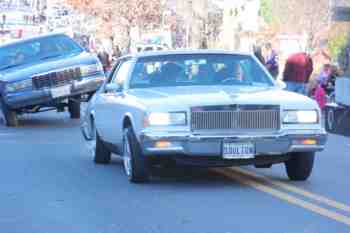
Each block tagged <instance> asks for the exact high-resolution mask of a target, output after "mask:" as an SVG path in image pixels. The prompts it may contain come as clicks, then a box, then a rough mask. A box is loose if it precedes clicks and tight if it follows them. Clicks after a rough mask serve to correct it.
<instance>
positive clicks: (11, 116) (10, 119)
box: [0, 96, 18, 127]
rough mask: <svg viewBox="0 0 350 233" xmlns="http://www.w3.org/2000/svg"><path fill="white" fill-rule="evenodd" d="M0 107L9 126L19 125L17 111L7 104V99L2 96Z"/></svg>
mask: <svg viewBox="0 0 350 233" xmlns="http://www.w3.org/2000/svg"><path fill="white" fill-rule="evenodd" d="M0 105H1V106H0V107H1V111H2V114H3V118H4V120H5V125H6V126H8V127H17V126H18V118H17V113H16V111H14V110H12V109H10V108H9V106H7V104H6V103H5V101H4V100H3V99H2V98H1V96H0Z"/></svg>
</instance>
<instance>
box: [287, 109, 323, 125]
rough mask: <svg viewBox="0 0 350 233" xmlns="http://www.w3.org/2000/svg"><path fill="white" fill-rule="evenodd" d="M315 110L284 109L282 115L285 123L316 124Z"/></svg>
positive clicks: (316, 113)
mask: <svg viewBox="0 0 350 233" xmlns="http://www.w3.org/2000/svg"><path fill="white" fill-rule="evenodd" d="M318 118H319V117H318V112H317V111H316V110H286V111H284V115H283V123H285V124H316V123H318V120H319V119H318Z"/></svg>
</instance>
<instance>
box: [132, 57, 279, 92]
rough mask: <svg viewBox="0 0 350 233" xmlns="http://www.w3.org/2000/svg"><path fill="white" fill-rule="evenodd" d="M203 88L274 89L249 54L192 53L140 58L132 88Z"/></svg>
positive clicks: (133, 75)
mask: <svg viewBox="0 0 350 233" xmlns="http://www.w3.org/2000/svg"><path fill="white" fill-rule="evenodd" d="M198 85H199V86H200V85H206V86H208V85H209V86H210V85H240V86H246V85H248V86H265V87H268V86H272V85H273V82H272V80H271V78H270V76H269V75H268V74H267V73H266V72H265V71H264V69H263V68H262V67H261V66H260V65H259V64H258V63H257V62H256V60H255V59H253V58H252V57H251V56H248V55H226V54H190V55H163V56H155V57H147V58H141V59H139V60H138V61H137V63H136V65H135V69H134V72H133V73H132V77H131V80H130V88H149V87H167V86H198Z"/></svg>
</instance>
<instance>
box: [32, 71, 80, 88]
mask: <svg viewBox="0 0 350 233" xmlns="http://www.w3.org/2000/svg"><path fill="white" fill-rule="evenodd" d="M80 79H81V71H80V68H79V67H77V68H70V69H66V70H61V71H55V72H50V73H46V74H40V75H36V76H34V77H32V80H33V85H34V87H35V89H44V88H50V87H58V86H63V85H66V84H70V83H72V82H73V81H74V80H80Z"/></svg>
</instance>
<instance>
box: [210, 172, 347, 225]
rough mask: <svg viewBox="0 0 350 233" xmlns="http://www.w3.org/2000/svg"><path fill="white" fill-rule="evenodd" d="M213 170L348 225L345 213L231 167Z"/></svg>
mask: <svg viewBox="0 0 350 233" xmlns="http://www.w3.org/2000/svg"><path fill="white" fill-rule="evenodd" d="M214 171H215V172H217V173H219V174H221V175H224V176H226V177H228V178H231V179H234V180H236V181H238V182H240V183H242V184H244V185H247V186H250V187H253V188H255V189H256V190H258V191H261V192H264V193H268V194H270V195H272V196H274V197H277V198H279V199H281V200H284V201H287V202H288V203H291V204H294V205H296V206H299V207H302V208H304V209H307V210H310V211H312V212H314V213H317V214H319V215H322V216H324V217H327V218H330V219H332V220H335V221H337V222H341V223H344V224H346V225H349V226H350V217H347V216H345V215H342V214H339V213H336V212H334V211H331V210H328V209H325V208H322V207H320V206H318V205H315V204H312V203H310V202H307V201H304V200H302V199H299V198H296V197H294V196H292V195H290V194H287V193H284V192H282V191H279V190H276V189H274V188H272V187H269V186H267V185H264V184H262V183H260V182H258V181H254V180H251V179H249V177H247V176H244V175H243V176H242V175H240V174H238V173H234V172H232V170H231V169H214Z"/></svg>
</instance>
